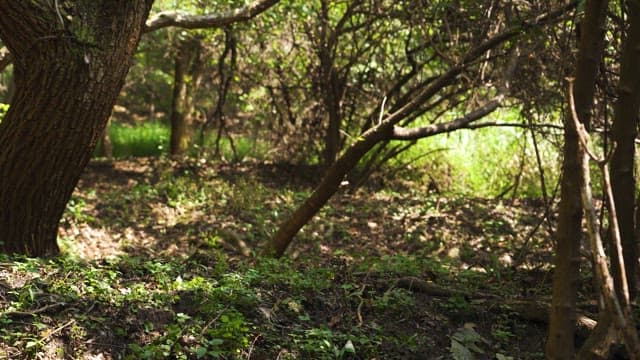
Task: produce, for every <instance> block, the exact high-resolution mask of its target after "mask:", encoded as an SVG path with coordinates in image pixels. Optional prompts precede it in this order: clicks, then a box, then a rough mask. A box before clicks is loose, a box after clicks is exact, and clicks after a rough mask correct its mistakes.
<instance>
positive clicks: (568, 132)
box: [546, 0, 607, 359]
mask: <svg viewBox="0 0 640 360" xmlns="http://www.w3.org/2000/svg"><path fill="white" fill-rule="evenodd" d="M606 10H607V1H606V0H588V1H587V4H586V7H585V16H584V19H583V21H582V34H581V38H580V43H579V50H578V59H577V64H576V70H575V86H574V89H575V94H574V95H575V110H576V113H577V114H578V118H579V120H580V122H582V123H583V124H585V125H586V127H587V128H588V127H589V122H590V118H589V116H590V114H591V108H592V107H593V96H594V92H595V79H596V75H597V74H598V67H599V64H600V58H601V54H602V46H603V43H604V25H605V18H606ZM564 117H565V119H564V123H565V134H564V147H563V155H564V160H563V163H562V183H561V189H560V209H559V214H558V229H557V230H556V234H555V237H556V241H557V244H556V258H555V270H554V273H553V290H552V291H553V298H552V303H551V311H550V316H549V337H548V340H547V344H546V353H547V359H573V357H574V354H575V345H574V330H575V319H576V298H577V290H578V275H579V271H580V239H581V228H582V204H581V196H580V189H581V187H582V183H583V182H584V179H583V177H582V175H581V174H582V171H581V169H582V162H583V161H584V158H583V157H582V156H580V152H579V143H578V134H577V132H576V129H575V126H573V118H572V117H571V114H570V112H567V114H565V116H564Z"/></svg>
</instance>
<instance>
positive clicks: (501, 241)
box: [0, 158, 589, 359]
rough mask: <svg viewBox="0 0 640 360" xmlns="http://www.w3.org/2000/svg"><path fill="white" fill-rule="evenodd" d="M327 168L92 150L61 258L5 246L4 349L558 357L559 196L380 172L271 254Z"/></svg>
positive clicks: (33, 352) (1, 269)
mask: <svg viewBox="0 0 640 360" xmlns="http://www.w3.org/2000/svg"><path fill="white" fill-rule="evenodd" d="M319 175H320V174H319V172H318V170H317V169H314V168H310V167H295V166H291V165H277V164H258V163H242V164H235V165H230V164H222V163H208V162H206V161H198V160H188V161H182V162H175V161H171V160H168V159H163V158H162V159H132V160H122V161H117V162H114V163H105V162H93V163H91V164H90V165H89V167H88V168H87V170H86V172H85V174H84V175H83V177H82V179H81V181H80V183H79V185H78V188H77V189H76V191H75V193H74V195H73V197H72V200H71V202H70V203H69V205H68V208H67V211H66V212H65V215H64V218H63V221H62V223H61V227H60V231H59V242H60V244H61V247H62V249H63V256H61V257H59V258H56V259H48V260H36V259H25V258H15V257H4V258H0V311H1V312H0V324H2V329H1V330H0V359H3V358H6V359H20V358H39V359H55V358H85V359H120V358H129V359H139V358H146V359H157V358H171V359H191V358H194V359H195V358H202V359H209V358H221V359H232V358H233V359H235V358H238V359H451V358H453V359H543V358H544V354H543V343H544V336H545V332H546V326H547V325H546V323H545V319H546V313H545V312H546V308H545V306H547V304H548V301H549V298H550V291H551V290H550V289H551V285H550V284H551V270H550V268H551V266H550V262H551V258H552V254H551V247H552V244H551V238H552V237H551V236H550V231H551V228H552V227H553V226H554V224H553V220H552V219H551V220H549V221H546V220H545V221H543V219H544V218H545V214H546V213H547V211H546V207H545V206H544V203H543V201H541V200H537V199H534V200H522V199H478V198H470V197H466V196H454V195H447V194H440V193H437V192H434V191H430V190H429V189H428V187H427V186H426V185H422V184H420V182H419V181H411V180H407V179H397V180H394V181H391V182H387V183H383V181H382V180H380V179H373V180H372V181H370V183H374V184H375V186H374V185H367V186H365V187H363V188H360V189H358V190H356V191H349V189H347V188H345V189H342V190H341V191H340V192H339V193H338V194H336V196H334V198H333V199H332V200H331V201H330V203H329V204H328V205H327V206H326V207H325V208H324V209H323V210H322V211H321V213H320V214H319V215H318V216H317V217H316V218H314V220H313V221H312V222H311V223H310V224H308V225H307V226H306V227H305V228H304V229H303V230H302V231H301V232H300V234H299V235H298V236H297V237H296V239H295V241H294V242H293V243H292V245H291V247H290V249H289V251H288V253H287V255H286V257H285V258H284V259H281V260H272V259H264V258H259V257H257V256H256V254H258V253H259V251H260V249H261V247H262V246H263V245H264V243H265V242H266V241H267V239H268V238H269V235H270V234H272V233H273V231H274V230H275V229H276V228H277V225H278V223H279V222H280V221H282V220H283V219H284V218H286V216H287V214H288V213H290V211H291V210H292V209H294V208H295V206H296V205H298V204H300V203H301V202H302V201H303V200H304V199H305V198H306V196H308V194H309V193H310V191H311V190H312V186H313V183H314V182H315V181H317V179H319ZM550 213H551V214H553V209H551V210H550ZM550 217H553V216H550ZM582 291H584V292H585V293H588V291H589V289H588V286H585V288H584V289H583V290H582Z"/></svg>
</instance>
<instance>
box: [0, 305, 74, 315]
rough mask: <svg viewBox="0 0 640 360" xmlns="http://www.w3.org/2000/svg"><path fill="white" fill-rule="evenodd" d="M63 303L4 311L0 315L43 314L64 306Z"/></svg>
mask: <svg viewBox="0 0 640 360" xmlns="http://www.w3.org/2000/svg"><path fill="white" fill-rule="evenodd" d="M65 305H66V304H65V303H54V304H49V305H45V306H43V307H40V308H37V309H35V310H29V311H17V310H16V311H5V312H3V313H0V317H2V316H6V317H29V316H34V315H38V314H44V313H47V312H50V311H53V310H56V309H58V308H60V307H63V306H65Z"/></svg>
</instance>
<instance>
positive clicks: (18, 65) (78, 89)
mask: <svg viewBox="0 0 640 360" xmlns="http://www.w3.org/2000/svg"><path fill="white" fill-rule="evenodd" d="M151 3H152V0H108V1H107V0H91V1H89V0H87V1H76V2H73V3H70V2H65V7H55V4H57V2H56V3H55V4H54V3H53V2H51V1H46V0H29V1H27V0H23V1H12V0H0V13H2V16H1V17H0V38H2V41H3V43H4V44H5V45H6V46H7V48H8V49H9V50H10V51H11V53H12V55H13V56H14V74H15V84H16V93H15V96H14V99H13V101H12V103H11V107H10V109H9V112H8V113H7V115H6V117H5V119H4V121H3V122H2V123H0V148H1V149H2V152H0V237H1V239H0V240H1V241H2V245H1V247H0V250H2V251H3V252H7V253H22V254H29V255H53V254H56V253H58V247H57V244H56V234H57V228H58V222H59V221H60V217H61V216H62V212H63V211H64V208H65V205H66V203H67V201H68V200H69V197H70V196H71V193H72V191H73V188H74V187H75V185H76V183H77V181H78V178H79V176H80V174H81V173H82V170H83V169H84V167H85V165H86V163H87V162H88V161H89V158H90V157H91V154H92V151H93V149H94V147H95V145H96V143H97V141H98V140H99V138H100V136H101V134H102V131H103V129H104V127H105V125H106V122H107V119H108V117H109V114H110V113H111V108H112V107H113V104H114V102H115V100H116V96H117V95H118V92H119V90H120V88H121V87H122V83H123V81H124V78H125V75H126V74H127V71H128V69H129V63H130V59H131V57H132V55H133V52H134V50H135V48H136V45H137V42H138V39H139V36H140V33H141V30H142V27H143V25H144V21H145V19H146V18H147V15H148V12H149V9H150V6H151Z"/></svg>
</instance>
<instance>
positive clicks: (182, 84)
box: [169, 38, 202, 155]
mask: <svg viewBox="0 0 640 360" xmlns="http://www.w3.org/2000/svg"><path fill="white" fill-rule="evenodd" d="M200 48H201V44H200V40H198V39H197V38H191V39H187V40H183V41H181V42H180V44H179V45H178V53H177V54H176V58H175V73H174V83H173V100H172V102H171V139H170V146H169V153H170V154H171V155H182V154H184V153H185V152H186V151H187V150H188V149H189V145H190V144H191V140H192V137H193V132H194V124H193V121H194V118H193V114H194V112H195V103H194V96H195V92H196V91H197V89H198V86H199V83H200V79H201V75H202V74H201V71H200V65H201V64H200V60H201V59H200Z"/></svg>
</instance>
